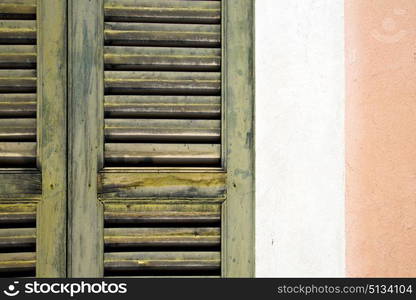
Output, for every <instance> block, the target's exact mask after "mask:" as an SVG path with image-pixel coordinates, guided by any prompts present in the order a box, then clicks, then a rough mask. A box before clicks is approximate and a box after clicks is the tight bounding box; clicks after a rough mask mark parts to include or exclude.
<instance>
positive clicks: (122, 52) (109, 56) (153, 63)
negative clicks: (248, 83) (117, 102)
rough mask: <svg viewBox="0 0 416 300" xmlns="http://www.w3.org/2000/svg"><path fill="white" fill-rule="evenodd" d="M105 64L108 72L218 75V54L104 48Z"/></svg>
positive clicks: (203, 50) (196, 50) (193, 50)
mask: <svg viewBox="0 0 416 300" xmlns="http://www.w3.org/2000/svg"><path fill="white" fill-rule="evenodd" d="M104 63H105V67H106V69H108V70H110V69H115V70H144V71H149V70H150V71H154V70H159V71H176V70H182V71H183V70H186V71H219V70H220V64H221V50H220V49H215V48H213V49H209V48H208V49H207V48H170V47H167V48H163V47H116V46H106V47H105V54H104Z"/></svg>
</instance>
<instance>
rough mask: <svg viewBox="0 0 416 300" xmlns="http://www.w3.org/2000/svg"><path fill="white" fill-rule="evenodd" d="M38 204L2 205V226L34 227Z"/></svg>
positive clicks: (0, 224) (0, 223) (0, 209)
mask: <svg viewBox="0 0 416 300" xmlns="http://www.w3.org/2000/svg"><path fill="white" fill-rule="evenodd" d="M35 222H36V204H0V226H1V227H2V228H4V227H6V226H10V227H12V226H26V227H34V224H35Z"/></svg>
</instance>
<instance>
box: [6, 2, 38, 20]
mask: <svg viewBox="0 0 416 300" xmlns="http://www.w3.org/2000/svg"><path fill="white" fill-rule="evenodd" d="M35 17H36V0H2V1H1V3H0V19H14V20H18V19H35Z"/></svg>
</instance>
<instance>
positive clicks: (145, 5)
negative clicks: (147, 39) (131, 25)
mask: <svg viewBox="0 0 416 300" xmlns="http://www.w3.org/2000/svg"><path fill="white" fill-rule="evenodd" d="M104 10H105V15H106V20H107V21H121V22H123V21H134V22H153V23H162V22H164V23H214V24H215V23H219V22H220V20H221V6H220V2H219V1H166V0H133V1H132V0H116V1H107V2H106V5H105V7H104Z"/></svg>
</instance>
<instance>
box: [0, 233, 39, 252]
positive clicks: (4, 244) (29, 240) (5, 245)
mask: <svg viewBox="0 0 416 300" xmlns="http://www.w3.org/2000/svg"><path fill="white" fill-rule="evenodd" d="M35 245H36V228H0V249H1V250H2V251H8V250H10V249H17V250H18V249H22V248H23V249H25V248H33V247H35Z"/></svg>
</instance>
